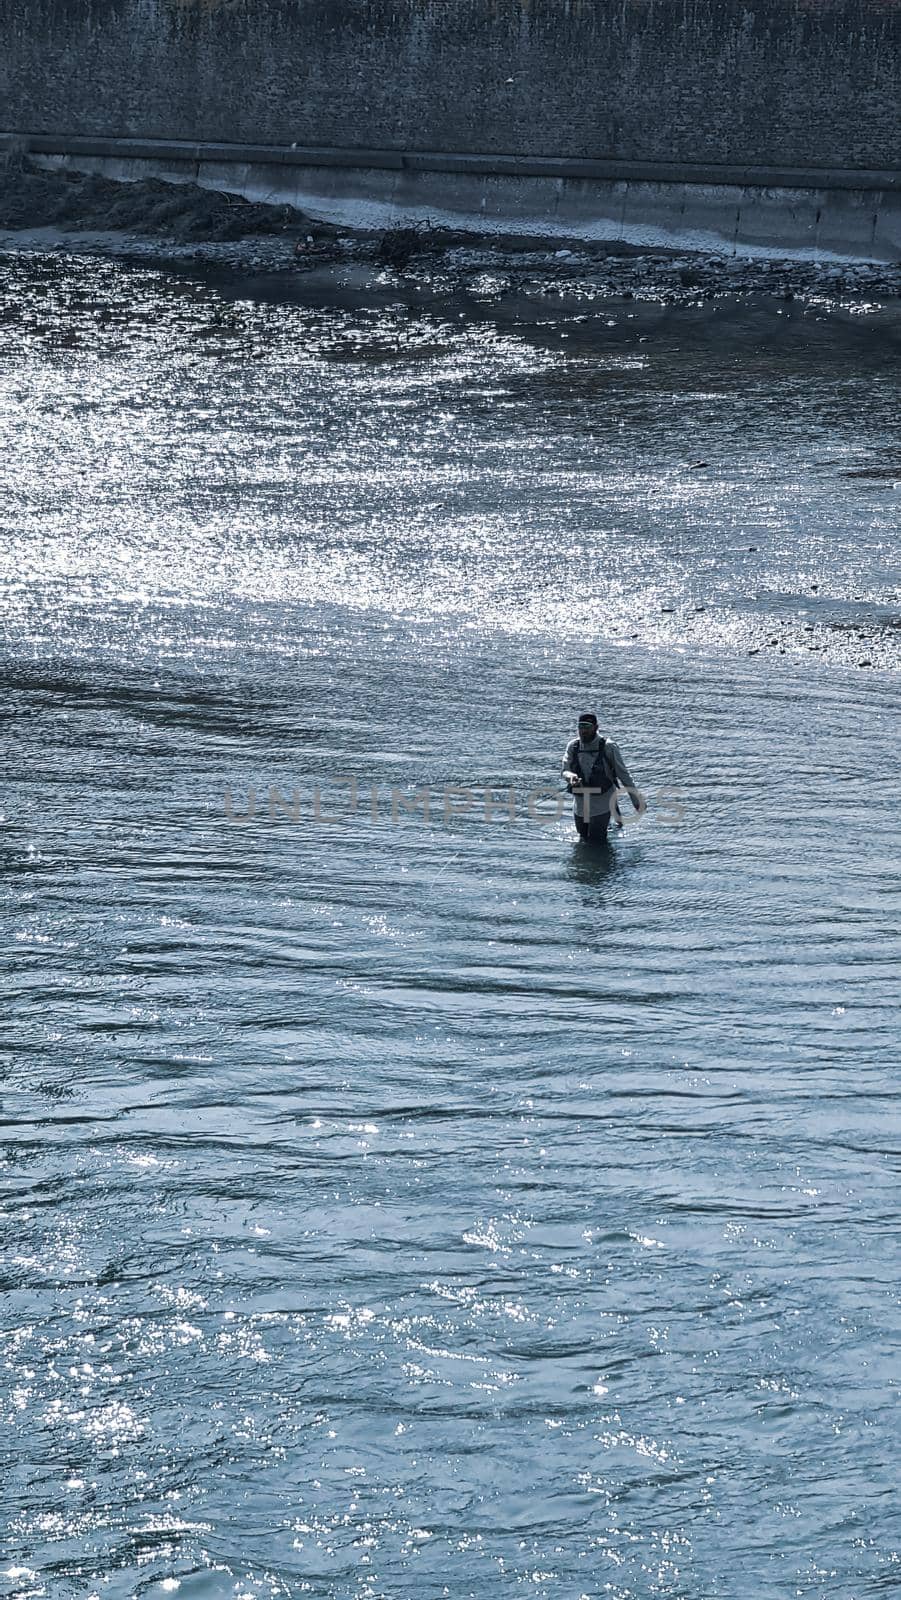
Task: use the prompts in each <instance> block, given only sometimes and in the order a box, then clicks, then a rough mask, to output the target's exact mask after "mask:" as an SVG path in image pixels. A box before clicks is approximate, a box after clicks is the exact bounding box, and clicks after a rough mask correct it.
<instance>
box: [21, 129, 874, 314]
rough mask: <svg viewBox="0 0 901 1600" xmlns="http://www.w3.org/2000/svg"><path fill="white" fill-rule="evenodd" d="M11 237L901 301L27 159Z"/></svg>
mask: <svg viewBox="0 0 901 1600" xmlns="http://www.w3.org/2000/svg"><path fill="white" fill-rule="evenodd" d="M0 233H3V234H5V235H12V234H17V235H20V236H22V237H23V242H25V241H26V239H29V240H33V242H34V245H35V247H38V246H40V245H42V244H43V245H44V246H45V247H47V246H52V245H53V244H54V243H59V244H62V243H63V242H64V243H65V247H66V248H67V249H69V250H70V251H71V250H75V251H77V250H79V249H82V250H88V251H90V250H97V249H100V248H102V249H103V251H104V253H109V254H115V255H119V256H127V257H130V258H132V259H141V260H145V261H155V262H160V263H168V264H172V265H179V264H181V265H188V264H190V263H192V262H194V263H197V264H208V265H211V266H221V267H231V268H234V269H236V270H243V271H246V272H250V273H260V272H287V271H304V270H308V269H310V268H312V267H322V266H324V265H329V264H339V263H341V262H357V263H370V264H372V265H375V266H380V267H384V268H387V269H390V270H391V271H393V272H394V273H395V274H396V275H397V276H398V277H404V278H410V279H412V280H414V281H415V280H416V279H417V278H422V277H423V276H427V277H429V278H430V279H432V280H435V281H439V280H441V279H444V278H446V277H448V276H451V277H453V278H454V279H456V280H457V281H458V282H459V283H461V284H463V285H465V284H469V285H470V286H472V285H475V286H476V287H478V280H479V278H480V276H481V275H482V274H485V273H488V274H492V275H495V276H496V277H498V278H500V279H501V280H503V281H504V282H505V283H506V285H507V287H508V288H513V289H516V290H519V291H521V292H523V293H526V294H530V293H531V294H544V295H545V296H547V297H553V295H554V294H558V295H559V294H560V293H561V292H562V293H563V294H564V295H566V294H567V293H568V292H569V291H571V290H576V291H580V292H581V293H582V294H583V295H591V296H593V297H601V298H602V297H604V296H614V297H616V298H618V299H627V300H628V299H636V300H642V301H654V302H657V303H660V304H664V305H677V304H690V303H696V302H697V301H698V300H714V299H717V298H720V297H723V296H734V295H755V296H757V295H763V296H768V297H776V298H779V299H782V300H783V301H786V302H790V301H792V300H794V299H796V298H802V297H806V298H810V297H816V298H817V299H819V300H821V301H827V302H829V303H833V304H841V303H846V304H847V305H849V306H856V305H860V303H861V302H865V301H868V300H874V299H875V300H880V301H886V300H888V301H891V300H896V299H898V298H899V297H901V262H899V263H898V264H897V265H891V264H886V263H884V262H871V263H867V262H836V261H823V262H812V261H795V260H777V259H759V260H751V259H746V258H742V257H737V256H727V255H717V254H709V253H708V254H703V253H702V254H695V253H691V252H689V251H688V250H661V249H656V248H655V249H651V248H648V249H642V248H640V247H637V246H634V245H627V244H624V243H620V242H611V243H609V244H602V243H594V244H586V243H584V242H572V243H571V244H570V245H568V246H561V245H560V244H559V242H558V241H553V242H550V243H548V244H547V245H542V243H541V242H540V241H536V240H535V239H534V238H529V237H524V236H512V235H511V236H509V237H505V238H503V239H498V240H487V239H485V238H483V237H476V236H473V235H471V234H465V233H452V232H449V231H447V230H446V229H433V228H429V227H423V228H419V229H413V228H399V229H394V230H390V231H389V232H388V233H354V232H350V231H348V230H347V229H339V228H336V227H332V226H330V225H329V224H327V223H321V222H314V221H312V220H311V219H310V218H308V217H305V216H304V215H303V214H302V213H300V212H298V211H294V210H293V209H292V208H291V207H289V206H284V205H278V206H272V205H265V204H262V203H261V204H255V203H252V202H250V201H248V200H244V199H241V198H240V197H237V196H234V195H225V194H219V193H216V192H213V191H211V190H208V189H202V188H199V187H197V186H196V185H194V184H170V183H164V182H162V181H159V180H155V179H146V180H142V181H140V182H135V183H117V182H114V181H112V180H110V179H108V178H102V177H97V176H93V175H89V174H79V173H74V172H62V171H54V170H49V169H45V168H42V167H39V166H37V165H35V164H34V163H33V162H31V161H29V159H28V157H27V156H22V155H21V154H20V153H13V154H10V155H9V156H8V157H7V159H6V161H5V162H4V163H3V165H2V166H0Z"/></svg>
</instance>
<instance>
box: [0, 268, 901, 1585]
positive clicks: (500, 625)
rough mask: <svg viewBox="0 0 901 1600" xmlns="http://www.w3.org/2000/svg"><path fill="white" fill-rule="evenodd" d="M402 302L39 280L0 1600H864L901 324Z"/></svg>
mask: <svg viewBox="0 0 901 1600" xmlns="http://www.w3.org/2000/svg"><path fill="white" fill-rule="evenodd" d="M388 287H390V285H389V286H387V287H386V289H385V295H386V296H387V299H384V300H383V303H381V304H379V305H377V306H375V307H372V306H370V307H367V306H365V305H360V304H358V303H356V301H355V298H354V290H353V286H352V285H347V286H344V288H343V289H342V291H341V293H340V295H336V296H334V297H333V298H332V300H331V301H329V300H328V299H327V298H326V297H325V296H320V297H319V298H318V299H317V298H316V296H315V295H312V297H311V298H310V299H309V301H308V303H304V302H303V300H302V298H301V299H298V297H297V291H295V290H292V291H291V293H290V294H288V293H287V291H285V293H284V294H283V293H282V290H281V289H280V286H279V284H278V283H275V282H269V283H268V284H267V285H266V286H265V293H264V292H263V290H262V288H261V289H260V294H259V295H255V294H254V292H253V288H252V286H250V287H248V286H246V285H245V286H243V287H242V286H241V285H240V284H236V283H234V282H233V283H230V284H229V283H222V282H220V283H218V284H216V283H213V282H210V281H206V280H204V279H203V277H201V276H199V275H198V276H191V275H190V274H187V273H186V274H182V275H180V276H169V275H167V274H165V273H163V272H160V271H156V270H150V269H148V268H146V267H143V268H139V269H137V268H127V267H125V266H123V265H121V264H120V265H115V264H112V263H109V262H106V263H104V262H102V261H96V260H91V259H90V258H88V257H82V258H80V259H78V260H75V259H69V258H66V257H65V256H64V255H59V256H48V257H43V258H42V257H37V256H34V255H31V256H26V255H21V256H19V255H16V254H15V253H14V252H13V253H9V254H7V255H6V256H5V257H4V258H3V261H2V262H0V426H2V429H3V434H4V442H5V450H4V460H5V462H6V464H7V474H6V482H5V489H6V493H5V496H4V500H3V510H2V516H0V600H2V607H3V610H2V622H0V684H2V687H3V696H2V707H0V716H2V719H3V720H2V727H3V737H4V741H5V743H4V751H5V754H6V757H7V759H6V761H5V763H4V778H3V781H2V789H0V818H2V826H0V865H2V874H3V875H2V893H3V908H4V927H5V930H6V935H7V936H6V945H5V957H4V986H3V1000H4V1005H3V1019H2V1020H3V1030H2V1036H0V1059H2V1063H3V1076H2V1092H0V1121H2V1131H3V1145H2V1152H3V1153H2V1163H0V1211H2V1221H3V1225H4V1226H3V1233H2V1240H3V1245H2V1258H0V1274H2V1279H0V1281H2V1287H3V1292H4V1318H3V1325H2V1331H0V1351H2V1362H3V1375H4V1380H5V1381H4V1384H3V1388H2V1390H0V1414H2V1421H3V1432H2V1436H0V1482H2V1486H3V1488H2V1498H3V1510H4V1514H5V1517H6V1527H5V1539H4V1542H3V1550H4V1567H3V1571H2V1585H3V1588H4V1592H5V1593H8V1594H9V1595H10V1596H14V1597H16V1600H26V1597H27V1600H30V1597H39V1596H47V1597H49V1600H70V1597H71V1600H88V1597H89V1596H95V1595H97V1596H104V1597H106V1600H117V1597H121V1600H132V1597H133V1596H135V1595H145V1594H146V1595H148V1596H156V1595H160V1596H162V1595H165V1594H169V1593H177V1594H178V1595H179V1596H180V1597H183V1600H219V1597H224V1596H232V1597H238V1600H250V1597H260V1600H270V1597H272V1600H275V1597H279V1596H300V1595H307V1594H313V1595H317V1596H322V1597H330V1600H382V1597H385V1600H387V1597H392V1600H395V1597H396V1600H408V1597H409V1596H412V1595H415V1596H416V1597H417V1600H433V1597H434V1600H439V1597H446V1596H448V1595H451V1596H454V1597H457V1596H460V1597H462V1596H472V1597H478V1600H481V1597H483V1596H484V1597H488V1596H490V1597H492V1600H494V1597H496V1596H499V1595H504V1594H508V1593H510V1594H512V1593H514V1592H522V1591H528V1592H529V1593H532V1594H534V1595H535V1596H536V1600H540V1597H547V1600H585V1597H587V1596H592V1597H593V1596H595V1595H605V1596H610V1597H611V1600H649V1597H651V1596H654V1597H666V1600H714V1597H722V1600H731V1597H734V1600H746V1597H747V1596H749V1595H753V1596H754V1597H755V1600H770V1597H771V1600H784V1597H785V1596H786V1595H788V1594H792V1595H802V1596H809V1597H810V1600H814V1597H817V1600H819V1597H825V1596H829V1597H830V1600H831V1597H833V1596H834V1597H836V1600H839V1597H841V1600H864V1597H865V1596H869V1595H871V1596H874V1597H875V1596H879V1595H883V1594H888V1593H889V1592H891V1591H892V1589H893V1587H895V1586H897V1582H898V1572H899V1570H901V1521H899V1513H898V1506H897V1496H896V1493H895V1490H896V1483H895V1478H896V1472H895V1466H894V1462H895V1456H896V1453H897V1452H896V1446H895V1435H896V1412H897V1401H898V1368H897V1349H898V1332H899V1295H898V1282H899V1274H898V1265H899V1246H898V1238H899V1229H898V1221H899V1215H898V1167H899V1140H898V1118H897V1110H896V1107H897V1087H898V1085H897V1073H898V1059H899V1034H901V1030H899V1019H898V1009H897V972H898V965H899V957H901V940H899V934H898V928H899V925H901V918H899V910H901V905H899V902H901V894H899V871H898V830H897V793H896V788H895V773H896V768H897V748H896V747H897V736H896V731H895V730H896V718H897V649H896V646H897V639H898V634H897V632H893V627H894V624H893V622H892V619H893V618H896V617H897V615H898V605H899V595H901V586H899V577H898V572H897V503H896V502H897V497H896V495H895V496H894V498H893V487H892V482H891V480H890V478H889V477H888V476H887V472H888V469H889V467H890V465H891V463H892V462H893V461H895V460H896V459H898V452H899V447H901V440H899V433H898V418H899V416H901V409H899V406H898V382H897V372H896V368H895V367H894V366H893V364H892V363H891V362H890V361H889V360H888V357H887V352H888V351H889V350H890V348H893V345H892V340H893V339H894V338H895V333H894V332H892V328H893V327H894V324H892V327H890V326H889V321H890V316H891V315H892V314H893V313H890V311H888V310H885V309H883V311H882V312H880V313H879V316H880V317H881V318H882V321H879V322H878V325H877V323H876V322H873V323H872V325H871V324H870V323H869V322H868V321H867V319H866V318H863V317H861V318H859V319H858V325H856V326H854V327H853V328H852V327H850V325H849V324H848V322H847V320H846V321H844V322H842V323H841V325H840V326H839V325H838V324H837V323H836V324H835V325H834V326H833V325H832V324H830V322H829V320H828V316H827V315H826V313H825V312H823V311H822V309H821V308H820V309H817V308H814V307H810V308H808V309H807V310H803V308H800V309H799V308H796V314H795V313H793V316H792V319H787V318H783V319H782V320H781V321H779V322H777V321H776V320H775V316H774V314H772V315H765V314H764V312H763V311H760V310H758V311H754V310H752V309H748V308H747V307H745V308H743V309H740V310H739V309H735V310H734V312H733V313H732V321H731V322H730V321H729V317H728V316H727V315H724V316H723V317H719V320H718V321H717V324H716V327H715V328H712V325H710V324H709V323H708V322H705V320H704V318H705V316H706V315H707V313H706V312H705V311H704V310H703V308H700V309H698V310H697V311H695V312H692V311H690V310H688V311H686V310H684V309H680V310H679V316H678V318H667V317H666V316H665V315H664V314H663V313H662V312H660V310H659V308H658V311H657V312H655V313H654V316H653V317H651V315H650V313H648V314H647V315H645V313H642V312H641V311H640V309H636V308H635V307H633V308H632V309H629V310H627V309H626V308H625V306H623V307H619V308H613V309H612V310H611V309H609V308H604V311H603V315H602V316H601V315H600V314H599V313H598V314H596V313H595V312H592V314H591V316H590V317H588V318H587V320H586V319H585V317H584V316H583V313H582V312H581V311H580V313H579V317H575V316H574V317H573V319H572V322H571V325H567V324H566V322H565V319H563V320H561V317H554V318H551V317H550V316H549V317H548V319H547V323H546V326H543V327H538V326H536V324H535V322H534V320H532V321H529V320H528V319H527V317H526V315H525V311H524V309H523V308H522V307H520V308H519V309H518V310H515V314H514V313H513V312H511V313H510V314H509V315H501V314H500V312H499V311H498V310H497V307H496V306H495V309H494V310H492V306H493V305H494V302H493V301H492V292H489V286H486V288H485V293H484V296H483V297H482V299H480V301H479V304H478V305H476V304H475V302H473V304H472V305H469V306H468V307H467V308H466V309H465V310H463V309H462V308H457V307H454V306H453V305H451V304H443V305H442V306H440V307H437V306H432V307H431V309H429V308H426V309H420V310H415V309H411V308H410V307H408V306H405V305H403V304H401V303H400V301H399V298H398V297H397V296H394V297H393V298H392V296H393V291H392V294H391V295H389V294H388ZM398 296H399V291H398ZM874 316H875V313H874ZM580 319H581V320H580ZM887 319H888V320H887ZM611 322H612V324H613V326H610V324H611ZM564 333H565V334H566V335H567V337H569V336H570V335H571V336H572V338H571V347H567V344H566V342H565V341H564V339H563V337H562V335H563V334H564ZM701 453H702V455H703V462H704V463H705V465H704V466H703V468H702V467H701V466H700V465H699V464H698V463H699V461H700V459H701ZM771 640H772V641H773V642H772V644H771V643H770V641H771ZM749 652H754V654H749ZM864 658H866V659H868V660H870V662H871V666H870V668H869V670H861V668H860V667H859V666H858V661H859V660H860V659H864ZM585 703H594V704H595V705H596V706H597V709H598V711H599V713H600V715H601V717H602V721H603V723H604V726H605V727H606V728H609V730H610V731H611V732H612V733H613V734H614V735H615V736H616V737H617V739H618V740H619V742H620V743H621V745H622V748H623V751H624V753H625V755H626V758H627V760H628V761H629V763H630V766H631V767H632V769H633V771H634V773H635V775H636V778H637V779H638V781H639V783H640V784H641V786H642V787H643V789H644V790H645V791H646V792H647V794H648V797H649V808H648V813H647V815H646V816H645V817H644V818H642V819H641V821H634V820H633V819H632V817H631V814H629V815H628V816H627V825H626V827H625V828H624V829H623V831H622V833H621V834H618V835H617V837H616V838H615V840H614V841H613V843H612V845H611V847H610V848H609V849H608V850H607V851H606V852H591V851H586V850H585V849H584V848H583V847H582V846H581V845H580V844H578V843H576V842H575V841H574V838H573V835H572V829H571V825H570V823H569V820H568V817H567V815H566V813H565V810H564V809H561V808H560V806H558V805H557V798H558V787H559V786H558V779H557V772H558V769H559V759H560V754H561V752H562V747H563V744H564V741H565V739H566V737H567V736H568V735H569V733H570V731H571V728H572V725H573V719H574V716H575V714H576V713H577V711H578V710H579V709H580V707H581V706H582V705H583V704H585ZM350 777H356V778H357V780H358V784H359V803H358V807H357V810H356V811H351V810H350V809H349V794H350V790H349V787H348V785H347V782H346V780H347V779H349V778H350ZM342 780H345V781H344V786H343V788H342ZM446 786H450V787H451V788H457V787H461V786H462V787H463V788H464V789H471V790H472V792H473V799H472V803H471V804H470V805H469V806H468V807H463V808H462V809H455V807H454V806H453V805H451V806H449V809H448V810H447V812H445V800H444V791H445V787H446ZM424 787H429V788H430V790H431V791H432V792H433V794H434V796H435V800H434V804H433V808H432V811H431V813H430V816H429V818H428V819H426V818H425V817H424V815H423V813H422V806H421V804H420V805H419V806H418V807H414V808H413V809H410V808H409V807H408V806H406V805H404V804H400V803H399V801H398V799H397V797H398V796H400V797H402V799H403V800H404V801H408V802H412V800H413V797H414V796H415V792H416V790H417V789H420V790H421V789H422V788H424ZM510 789H512V790H513V792H514V798H513V815H512V816H511V814H510V811H509V806H508V805H506V804H505V798H504V797H505V795H506V794H507V791H508V790H510ZM271 790H274V791H275V792H276V793H277V795H278V797H279V798H278V805H277V806H276V808H275V812H274V815H273V816H270V812H269V806H270V791H271ZM295 790H296V796H297V798H296V802H295V800H294V798H293V796H294V792H295ZM539 790H544V791H546V792H545V793H544V795H543V797H542V799H541V800H540V802H534V804H533V809H532V812H531V813H530V810H529V804H530V800H529V797H530V796H532V797H534V795H535V794H536V793H537V791H539ZM392 791H394V797H392ZM227 792H228V793H229V794H230V796H231V801H230V805H231V812H229V809H228V806H227V804H226V793H227ZM317 792H318V796H319V799H318V804H317V798H316V796H317ZM252 793H254V794H255V795H256V797H257V801H258V805H257V811H256V813H255V814H254V815H248V812H249V810H250V805H251V794H252ZM373 794H374V796H375V798H374V799H373V798H372V796H373ZM486 794H488V795H489V796H491V795H492V794H493V795H494V800H495V802H496V803H495V805H494V809H493V810H491V809H489V810H488V811H487V812H486V808H485V795H486ZM458 799H459V797H458ZM329 816H333V817H335V818H336V820H334V821H331V822H329V821H327V820H326V818H327V817H329ZM242 818H243V820H241V819H242Z"/></svg>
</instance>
